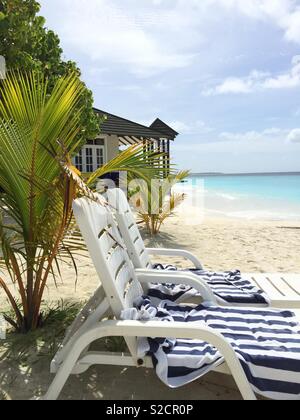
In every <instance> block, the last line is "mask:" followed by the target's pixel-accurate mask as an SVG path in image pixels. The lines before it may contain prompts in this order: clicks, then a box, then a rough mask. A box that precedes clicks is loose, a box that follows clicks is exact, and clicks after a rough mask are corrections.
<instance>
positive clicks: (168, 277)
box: [135, 269, 218, 305]
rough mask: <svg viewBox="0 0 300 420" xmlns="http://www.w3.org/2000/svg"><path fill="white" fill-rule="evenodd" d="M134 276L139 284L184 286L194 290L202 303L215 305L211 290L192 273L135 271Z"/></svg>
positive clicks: (215, 300) (214, 297)
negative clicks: (199, 295)
mask: <svg viewBox="0 0 300 420" xmlns="http://www.w3.org/2000/svg"><path fill="white" fill-rule="evenodd" d="M135 273H136V276H137V278H138V280H139V282H140V283H141V284H148V285H149V284H150V283H155V284H165V283H171V284H176V285H181V284H182V285H185V286H189V287H193V288H194V289H196V290H197V291H198V292H199V293H200V294H201V296H202V298H203V299H204V301H206V302H209V303H212V304H215V305H217V304H218V303H217V299H216V296H215V295H214V293H213V291H212V290H211V288H210V287H209V286H208V285H207V284H206V283H205V281H204V280H202V279H201V278H200V277H199V276H196V275H195V274H193V273H188V272H186V273H185V272H180V271H160V270H145V269H138V270H135Z"/></svg>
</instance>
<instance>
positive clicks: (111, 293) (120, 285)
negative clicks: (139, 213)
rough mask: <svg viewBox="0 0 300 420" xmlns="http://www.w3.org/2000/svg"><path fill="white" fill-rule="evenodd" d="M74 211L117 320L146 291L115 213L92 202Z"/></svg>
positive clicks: (79, 204) (84, 201) (76, 206)
mask: <svg viewBox="0 0 300 420" xmlns="http://www.w3.org/2000/svg"><path fill="white" fill-rule="evenodd" d="M73 211H74V215H75V218H76V221H77V223H78V226H79V228H80V230H81V233H82V236H83V238H84V240H85V242H86V245H87V248H88V251H89V253H90V255H91V258H92V261H93V263H94V266H95V268H96V271H97V273H98V276H99V278H100V281H101V283H102V286H103V288H104V290H105V292H106V295H107V298H108V300H109V302H110V305H111V308H112V310H113V312H114V314H115V316H116V317H117V318H119V317H120V314H121V312H122V310H123V309H126V308H131V307H132V306H133V303H134V302H135V300H136V299H138V298H140V297H141V296H142V295H143V289H142V287H141V285H140V283H139V281H138V280H137V278H136V275H135V271H134V267H133V265H132V262H131V261H130V259H129V257H128V254H127V252H126V249H125V248H124V247H123V241H122V239H121V237H120V234H119V232H118V228H117V226H116V223H115V221H114V218H113V215H112V213H111V212H110V211H109V210H108V209H107V208H106V207H103V206H102V205H100V204H98V203H97V202H95V201H92V200H90V199H88V198H80V199H77V200H75V201H74V203H73Z"/></svg>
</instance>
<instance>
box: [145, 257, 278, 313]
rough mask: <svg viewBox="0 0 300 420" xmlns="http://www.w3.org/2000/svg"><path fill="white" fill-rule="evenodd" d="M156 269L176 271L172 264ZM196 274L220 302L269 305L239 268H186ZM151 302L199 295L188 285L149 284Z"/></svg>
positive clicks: (155, 267)
mask: <svg viewBox="0 0 300 420" xmlns="http://www.w3.org/2000/svg"><path fill="white" fill-rule="evenodd" d="M154 269H156V270H166V271H177V268H176V267H175V266H172V265H167V266H165V265H161V264H156V265H155V266H154ZM188 271H190V272H192V273H194V274H196V275H198V276H199V277H200V278H201V279H202V280H203V281H205V283H206V284H208V285H209V287H210V288H211V289H212V291H213V292H214V294H215V295H216V296H217V297H218V299H219V302H220V303H224V304H230V305H231V306H234V305H256V306H264V307H267V306H270V299H269V298H268V296H267V295H266V294H265V293H264V292H263V291H262V290H260V289H259V288H258V287H257V286H256V285H254V284H253V283H252V282H251V281H250V280H247V279H244V278H243V277H242V275H241V272H240V271H239V270H235V271H227V272H223V273H214V272H208V271H204V270H188ZM185 272H186V270H185ZM148 296H149V297H151V299H152V302H153V304H155V305H158V304H159V303H160V301H162V300H169V301H171V302H176V301H178V300H179V299H189V298H192V297H195V296H199V292H197V290H195V289H193V288H192V287H188V286H184V285H182V286H178V285H176V286H175V285H172V284H164V285H155V284H153V285H151V286H150V289H149V291H148Z"/></svg>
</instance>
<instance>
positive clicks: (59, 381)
mask: <svg viewBox="0 0 300 420" xmlns="http://www.w3.org/2000/svg"><path fill="white" fill-rule="evenodd" d="M106 324H107V323H103V325H102V326H97V327H93V328H91V330H90V331H86V332H85V333H83V334H82V335H81V336H80V337H79V338H78V339H77V340H76V341H75V342H74V343H73V347H72V349H70V352H69V354H68V355H67V356H66V358H65V360H64V362H63V363H62V365H61V366H60V368H59V369H58V372H57V374H56V376H55V378H54V380H53V382H52V383H51V385H50V387H49V389H48V391H47V393H46V395H45V396H44V398H43V400H50V401H52V400H56V399H57V398H58V396H59V394H60V393H61V391H62V389H63V387H64V385H65V383H66V382H67V380H68V378H69V376H70V375H71V374H72V371H73V369H74V367H75V365H76V363H77V362H78V360H79V358H80V356H81V354H82V352H83V351H84V350H85V349H86V348H87V347H89V346H90V345H91V344H92V343H93V342H94V341H95V340H97V339H100V338H103V337H106V336H109V328H107V326H106ZM108 324H109V322H108Z"/></svg>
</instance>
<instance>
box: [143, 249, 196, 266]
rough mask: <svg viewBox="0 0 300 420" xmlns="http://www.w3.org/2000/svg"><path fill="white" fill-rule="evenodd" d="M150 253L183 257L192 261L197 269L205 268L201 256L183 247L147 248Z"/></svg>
mask: <svg viewBox="0 0 300 420" xmlns="http://www.w3.org/2000/svg"><path fill="white" fill-rule="evenodd" d="M147 251H148V253H149V254H150V255H163V256H169V257H182V258H185V259H186V260H188V261H190V262H191V263H192V264H193V265H194V267H195V268H196V269H197V270H203V266H202V263H201V261H200V260H199V258H197V257H196V256H195V255H194V254H192V253H191V252H189V251H185V250H183V249H164V248H147Z"/></svg>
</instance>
